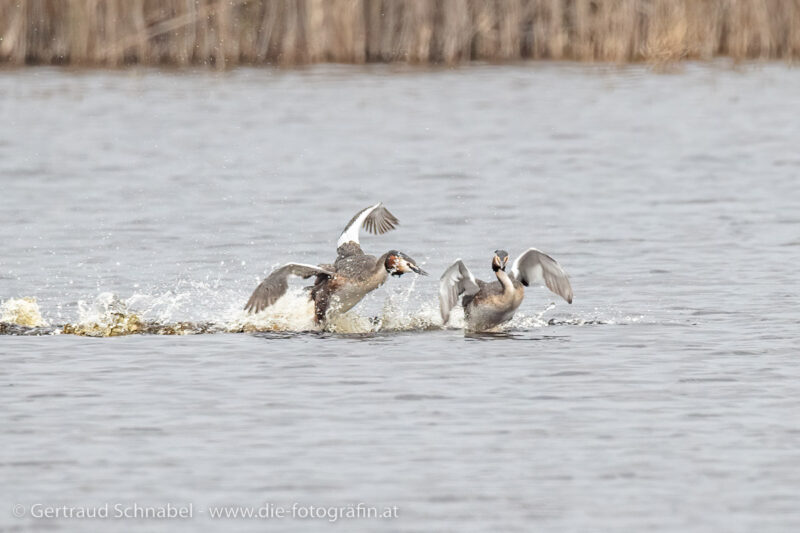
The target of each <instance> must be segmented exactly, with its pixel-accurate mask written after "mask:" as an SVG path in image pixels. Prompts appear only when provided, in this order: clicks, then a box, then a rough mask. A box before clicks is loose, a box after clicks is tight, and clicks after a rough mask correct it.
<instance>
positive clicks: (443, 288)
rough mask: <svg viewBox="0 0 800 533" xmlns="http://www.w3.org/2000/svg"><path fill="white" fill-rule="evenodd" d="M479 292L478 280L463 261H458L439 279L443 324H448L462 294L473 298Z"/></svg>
mask: <svg viewBox="0 0 800 533" xmlns="http://www.w3.org/2000/svg"><path fill="white" fill-rule="evenodd" d="M479 290H480V286H479V285H478V280H476V279H475V276H473V275H472V272H470V271H469V269H468V268H467V266H466V265H465V264H464V262H463V261H461V259H456V262H455V263H453V264H452V265H450V266H449V267H448V268H447V270H445V271H444V274H442V277H441V278H440V279H439V311H440V312H441V313H442V322H443V323H444V324H447V320H448V319H449V318H450V311H451V310H452V309H453V307H455V306H456V304H457V303H458V298H459V297H460V296H461V295H462V294H466V295H467V296H472V295H475V294H477V292H478V291H479Z"/></svg>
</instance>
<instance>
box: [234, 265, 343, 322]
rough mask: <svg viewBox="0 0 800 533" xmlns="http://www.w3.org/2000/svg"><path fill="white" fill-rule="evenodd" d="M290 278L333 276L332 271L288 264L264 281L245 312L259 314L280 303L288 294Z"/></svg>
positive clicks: (252, 296)
mask: <svg viewBox="0 0 800 533" xmlns="http://www.w3.org/2000/svg"><path fill="white" fill-rule="evenodd" d="M289 276H300V277H301V278H310V277H311V276H333V272H332V271H331V270H326V269H324V268H320V267H316V266H314V265H304V264H302V263H287V264H285V265H283V266H282V267H279V268H276V269H275V270H273V271H272V272H271V273H270V275H269V276H267V277H266V278H265V279H264V281H262V282H261V283H260V284H259V285H258V287H256V290H254V291H253V294H252V295H251V296H250V299H249V300H247V305H245V306H244V309H245V311H248V312H250V313H258V312H259V311H262V310H263V309H266V308H267V307H269V306H270V305H272V304H274V303H275V302H276V301H278V298H280V297H281V296H283V295H284V294H286V289H288V288H289V283H288V281H287V280H288V279H289Z"/></svg>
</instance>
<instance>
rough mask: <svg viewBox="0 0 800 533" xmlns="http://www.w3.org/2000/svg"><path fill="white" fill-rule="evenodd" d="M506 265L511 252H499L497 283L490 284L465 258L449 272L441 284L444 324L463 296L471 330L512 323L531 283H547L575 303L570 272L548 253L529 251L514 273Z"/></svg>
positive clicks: (496, 257) (495, 267)
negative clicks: (472, 269) (480, 276)
mask: <svg viewBox="0 0 800 533" xmlns="http://www.w3.org/2000/svg"><path fill="white" fill-rule="evenodd" d="M506 263H508V253H507V252H506V251H505V250H496V251H495V253H494V257H493V258H492V270H494V273H495V275H496V276H497V281H494V282H488V283H487V282H485V281H481V280H479V279H475V276H473V275H472V273H471V272H470V271H469V269H467V267H466V265H464V263H463V261H461V259H458V260H456V262H455V263H453V264H452V265H451V266H450V267H449V268H448V269H447V270H445V271H444V274H442V277H441V281H440V282H439V310H440V311H441V313H442V321H443V322H444V324H445V325H447V320H448V319H449V318H450V311H451V310H452V309H453V307H455V305H456V304H457V303H458V298H459V296H461V295H462V294H463V295H464V298H463V299H462V303H461V305H463V306H464V316H465V318H466V319H467V329H468V330H471V331H485V330H488V329H492V328H494V327H495V326H499V325H500V324H502V323H503V322H507V321H509V320H511V317H513V316H514V312H515V311H516V310H517V308H518V307H519V305H520V304H521V303H522V298H523V297H524V296H525V289H524V288H523V287H527V286H528V285H530V284H531V283H544V284H545V285H546V286H547V288H548V289H550V290H551V291H552V292H554V293H555V294H558V295H559V296H561V297H562V298H564V299H565V300H566V301H567V303H572V287H571V286H570V284H569V278H568V277H567V273H566V272H564V269H563V268H561V265H559V264H558V262H557V261H556V260H555V259H553V258H552V257H550V256H549V255H547V254H546V253H544V252H541V251H539V250H537V249H536V248H529V249H528V251H526V252H525V253H523V254H522V255H520V256H519V257H517V259H516V261H514V264H513V265H512V267H511V273H510V274H507V273H506Z"/></svg>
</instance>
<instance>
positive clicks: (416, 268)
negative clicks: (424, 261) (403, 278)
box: [408, 263, 428, 276]
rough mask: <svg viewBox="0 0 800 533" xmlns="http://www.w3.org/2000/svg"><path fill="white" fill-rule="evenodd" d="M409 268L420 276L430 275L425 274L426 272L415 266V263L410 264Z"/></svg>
mask: <svg viewBox="0 0 800 533" xmlns="http://www.w3.org/2000/svg"><path fill="white" fill-rule="evenodd" d="M408 268H410V269H411V270H412V271H414V272H416V273H417V274H419V275H420V276H427V275H428V273H427V272H425V271H424V270H422V269H421V268H420V267H418V266H417V265H415V264H414V263H409V264H408Z"/></svg>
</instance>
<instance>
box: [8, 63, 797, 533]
mask: <svg viewBox="0 0 800 533" xmlns="http://www.w3.org/2000/svg"><path fill="white" fill-rule="evenodd" d="M0 117H2V122H1V124H2V127H1V128H0V187H2V190H1V191H0V228H2V239H0V242H2V251H0V302H3V301H9V300H12V299H18V298H34V299H35V300H36V302H37V303H38V306H39V309H40V311H41V315H42V317H43V319H44V320H45V321H46V322H47V324H48V325H49V326H50V327H51V331H55V332H57V331H58V327H59V326H60V325H63V324H68V323H81V322H82V321H83V322H85V321H87V320H89V321H91V320H92V317H93V315H92V313H93V312H95V311H96V310H97V309H98V305H99V304H98V302H100V303H102V302H103V301H106V300H104V298H105V299H107V298H113V299H114V300H115V301H121V302H124V303H125V306H126V312H130V313H138V314H140V315H141V316H142V317H144V318H147V319H148V320H153V321H156V322H160V323H174V322H178V321H195V322H213V323H217V324H228V323H230V322H231V321H234V322H235V321H236V320H239V319H240V314H241V307H242V305H243V304H244V302H245V301H246V300H247V297H248V295H249V293H250V292H251V291H252V290H253V288H254V287H255V285H256V284H257V283H258V281H259V279H260V278H262V277H263V276H265V275H266V274H267V273H268V272H269V271H270V270H271V269H272V268H273V267H275V266H276V265H279V264H281V263H282V262H286V261H289V260H294V261H300V262H305V263H317V262H329V261H330V260H332V259H333V258H334V255H335V242H336V239H337V237H338V235H339V233H340V232H341V230H342V228H343V226H344V224H345V223H346V222H347V221H348V220H349V219H350V217H351V216H352V215H353V214H354V213H355V212H356V211H358V210H359V209H361V208H362V207H365V206H367V205H371V204H373V203H375V202H376V201H383V202H384V203H385V204H386V205H387V207H388V208H389V209H390V210H391V211H392V212H393V213H394V214H395V215H396V216H397V217H398V218H399V219H400V226H399V228H398V229H397V230H396V231H393V232H390V233H387V234H385V235H381V236H371V235H369V236H367V235H364V236H363V237H362V245H363V246H364V248H365V250H367V251H368V252H373V253H376V254H379V253H383V252H384V251H386V250H389V249H393V248H394V249H398V250H401V251H403V252H405V253H407V254H409V255H410V256H412V257H413V258H415V259H416V260H417V261H418V262H419V263H420V264H421V265H422V266H423V268H425V269H426V270H427V271H429V272H430V273H431V274H432V275H431V276H430V277H427V278H416V277H414V276H411V275H406V276H403V277H402V278H399V279H391V280H389V281H388V282H387V283H386V285H385V286H384V287H382V288H381V289H379V290H377V291H375V292H374V293H372V294H371V295H370V296H369V297H368V298H367V299H366V301H365V302H363V303H362V304H361V305H360V306H358V307H356V308H355V309H354V311H353V313H354V314H355V315H356V316H358V317H362V318H365V319H369V320H370V322H369V323H370V324H372V323H379V324H386V323H389V322H391V323H393V324H399V326H378V327H370V328H367V329H365V330H363V331H358V330H356V331H351V332H350V333H347V334H342V333H337V332H330V331H295V330H294V329H293V328H292V326H291V324H289V325H288V326H286V327H284V328H282V329H281V328H278V329H279V330H278V331H276V330H275V329H276V328H267V330H265V331H255V332H252V331H251V332H249V333H226V332H219V333H215V334H197V335H183V336H159V335H130V336H122V337H113V338H89V337H81V336H74V335H66V334H51V335H43V336H12V335H4V336H0V406H1V407H0V428H2V429H0V529H2V530H9V531H39V530H47V531H83V530H87V529H90V530H91V529H98V528H100V529H103V530H113V531H127V530H130V529H134V528H136V529H141V530H145V531H162V530H163V531H173V530H181V531H184V530H185V531H212V530H222V529H233V530H241V531H261V530H264V529H267V528H273V529H277V530H280V531H319V530H323V529H328V528H329V527H333V528H336V527H338V528H339V529H340V530H345V531H419V532H428V531H644V530H649V531H730V532H736V531H742V532H744V531H754V530H757V531H776V532H777V531H797V530H798V529H800V491H799V490H798V489H800V418H798V413H800V359H799V358H798V348H800V343H798V330H799V329H800V328H799V327H798V326H800V314H799V313H798V307H799V306H800V298H798V292H799V290H800V283H798V274H797V265H798V262H799V261H800V211H799V210H798V208H800V148H799V147H800V144H799V139H800V120H799V119H798V117H800V70H797V69H792V68H789V67H786V66H784V65H766V66H746V67H743V68H736V69H734V68H730V67H728V66H726V65H720V64H716V63H715V64H709V65H697V64H687V65H686V66H684V67H683V68H681V69H680V70H679V71H678V72H675V73H671V74H659V73H655V72H653V71H651V70H650V69H649V68H647V67H626V68H617V67H608V66H581V65H573V64H547V63H531V64H524V65H518V66H514V65H511V66H475V67H470V68H463V69H458V70H426V69H408V68H395V67H384V66H381V67H369V68H356V67H346V66H327V67H314V68H308V69H297V70H290V71H281V70H256V69H238V70H235V71H232V72H227V73H222V74H211V73H205V72H162V71H151V70H135V69H134V70H125V71H117V72H81V71H78V72H73V71H69V70H56V69H49V68H33V69H26V70H12V71H3V72H0ZM531 246H535V247H537V248H540V249H542V250H544V251H546V252H548V253H550V254H551V255H553V256H554V257H555V258H556V259H558V260H559V261H560V263H561V264H562V266H563V267H564V268H565V269H566V270H567V272H568V273H569V274H570V277H571V281H572V286H573V288H574V292H575V301H574V303H573V304H572V305H567V304H566V302H563V301H561V300H558V299H557V297H556V296H554V295H552V294H550V293H549V292H547V291H546V290H545V289H541V288H530V289H528V290H527V295H526V299H525V301H524V302H523V305H522V307H521V308H520V311H519V313H518V316H517V318H515V320H514V321H513V322H512V323H511V325H510V326H509V327H508V328H507V329H506V330H505V331H502V332H500V333H495V334H491V335H465V334H464V332H463V330H461V329H460V328H459V327H458V326H459V324H458V323H455V324H451V325H450V326H449V327H443V326H442V324H441V320H440V319H438V318H437V307H436V306H437V303H436V302H437V300H436V291H437V281H438V276H439V275H440V273H441V272H442V271H443V270H444V269H445V268H446V267H447V266H448V265H449V264H451V263H452V261H453V260H455V259H456V258H459V257H460V258H462V259H464V261H465V262H466V263H467V265H468V266H469V268H470V269H471V270H472V272H473V273H474V274H475V275H476V276H477V277H479V278H483V279H487V280H488V279H491V276H492V271H491V270H490V262H491V257H492V252H493V251H494V250H495V249H497V248H504V249H506V250H508V251H509V253H510V255H511V256H512V260H513V257H515V255H516V254H519V253H521V252H522V251H524V250H525V249H527V248H528V247H531ZM295 285H296V290H297V291H298V292H297V294H296V295H295V296H296V297H301V296H297V295H298V294H299V295H302V292H300V291H301V289H300V287H302V285H303V283H302V281H298V282H297V283H295ZM387 302H388V303H387ZM551 303H552V304H554V305H551ZM97 312H98V313H100V314H102V312H103V308H102V305H100V311H97ZM387 317H388V318H387ZM389 318H390V319H391V320H389ZM376 321H377V322H376ZM256 329H258V328H256ZM223 330H224V328H223ZM359 502H361V503H364V504H366V505H369V506H378V507H381V508H383V507H384V506H396V507H397V516H396V517H395V518H374V517H372V518H354V519H344V518H342V519H341V520H338V521H336V523H335V524H334V523H333V522H332V521H330V520H327V519H325V518H299V517H289V518H282V519H281V518H274V517H273V518H260V519H214V518H211V517H210V516H209V511H208V508H209V506H213V505H234V506H250V507H259V506H264V505H266V504H275V505H281V506H286V507H287V508H288V507H291V506H292V505H293V504H299V505H304V506H308V505H314V506H350V505H355V504H357V503H359ZM120 503H121V504H124V505H132V504H134V503H135V504H137V505H141V506H147V505H151V506H159V505H160V506H163V505H166V504H167V503H171V504H173V505H189V504H191V505H192V506H193V511H192V513H193V514H192V516H191V517H190V518H185V519H157V518H129V519H114V518H106V519H98V518H95V519H79V518H75V517H72V518H69V517H67V518H63V517H62V518H50V519H48V518H38V517H36V516H32V515H33V514H36V513H38V512H39V511H41V509H42V508H43V507H47V506H49V507H59V506H65V507H72V508H76V507H80V506H84V507H87V508H89V507H98V506H102V505H104V504H110V505H111V506H112V507H113V506H114V505H115V504H120ZM37 506H38V507H37ZM37 509H38V510H39V511H37ZM98 520H99V521H100V522H99V523H98Z"/></svg>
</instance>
